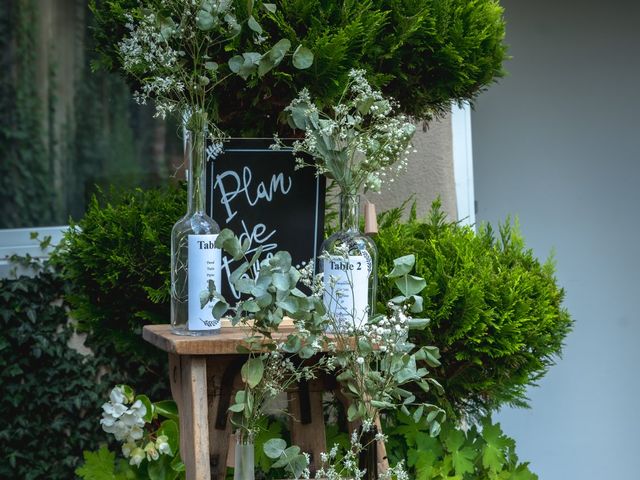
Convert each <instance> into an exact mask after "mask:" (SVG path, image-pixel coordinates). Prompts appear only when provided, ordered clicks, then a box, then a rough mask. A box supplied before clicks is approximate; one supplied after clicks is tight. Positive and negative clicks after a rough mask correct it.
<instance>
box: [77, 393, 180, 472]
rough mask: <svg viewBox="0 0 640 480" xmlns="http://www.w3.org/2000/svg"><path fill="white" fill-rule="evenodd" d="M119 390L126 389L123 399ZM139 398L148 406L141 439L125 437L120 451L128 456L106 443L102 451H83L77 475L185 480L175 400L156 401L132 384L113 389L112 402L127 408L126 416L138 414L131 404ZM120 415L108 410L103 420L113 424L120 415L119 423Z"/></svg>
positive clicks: (110, 399)
mask: <svg viewBox="0 0 640 480" xmlns="http://www.w3.org/2000/svg"><path fill="white" fill-rule="evenodd" d="M116 391H120V392H122V394H123V396H122V399H121V400H118V399H117V395H116V396H114V392H116ZM138 400H139V401H140V402H142V404H143V405H144V407H145V409H146V410H145V414H144V417H142V418H143V419H144V427H143V428H142V430H140V432H141V433H140V438H137V439H136V440H134V439H132V438H126V439H123V445H122V448H119V450H121V451H122V452H123V454H124V457H125V458H122V457H116V454H115V453H114V452H111V451H110V450H109V448H108V447H107V446H106V445H102V446H101V447H100V449H99V450H98V451H94V452H91V451H85V452H83V456H84V463H83V464H82V465H81V466H80V467H78V468H77V469H76V471H75V473H76V475H78V476H79V477H80V478H82V479H84V480H184V478H185V466H184V463H183V462H182V460H181V458H180V451H179V445H180V432H179V427H178V417H177V406H176V404H175V402H173V401H169V400H166V401H161V402H157V403H152V402H151V401H150V400H149V398H148V397H147V396H146V395H137V396H136V395H135V392H134V390H133V389H132V388H131V387H130V386H128V385H118V386H116V387H115V388H114V389H113V391H112V392H111V395H110V398H109V402H108V404H109V405H110V406H111V407H113V406H114V405H117V406H118V407H123V408H124V410H125V411H127V413H125V414H124V415H132V416H133V415H135V414H134V413H132V411H131V410H127V407H129V406H132V408H135V405H136V403H137V402H138ZM103 410H104V407H103ZM119 415H122V413H119V414H118V415H116V416H114V415H113V412H111V413H109V414H107V412H106V411H105V412H103V420H102V421H105V419H108V420H109V423H110V424H111V425H113V421H114V420H116V417H117V420H116V423H118V422H123V420H122V417H119ZM124 415H122V416H124ZM163 418H164V419H165V420H162V419H163ZM96 423H97V421H96ZM105 425H106V424H105ZM129 426H130V425H129ZM105 428H106V427H105ZM119 431H120V430H119ZM116 438H117V437H116ZM125 452H126V453H125Z"/></svg>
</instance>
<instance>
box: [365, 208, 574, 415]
mask: <svg viewBox="0 0 640 480" xmlns="http://www.w3.org/2000/svg"><path fill="white" fill-rule="evenodd" d="M401 215H402V209H398V210H394V211H391V212H387V213H383V214H382V215H381V216H380V218H379V225H380V233H379V234H378V236H377V238H376V244H377V246H378V250H379V276H378V278H379V286H378V294H379V297H378V298H379V299H380V301H381V300H382V299H386V298H389V296H390V294H391V293H392V292H393V291H394V289H395V288H396V285H395V282H393V281H392V280H391V279H389V278H387V276H386V274H387V273H388V272H389V271H391V269H392V268H393V263H392V259H394V258H396V257H398V256H400V255H404V254H408V253H414V254H415V256H416V274H417V275H419V276H421V277H423V278H425V280H426V286H425V288H424V289H423V290H422V292H421V295H422V297H423V299H424V305H423V307H424V313H423V314H424V315H425V316H426V317H428V318H430V319H431V322H430V323H429V325H427V326H426V328H425V329H424V330H421V331H416V332H414V334H413V336H412V339H413V341H414V342H415V343H417V344H419V345H437V346H438V347H439V349H440V354H441V356H442V358H441V359H440V361H441V363H442V365H441V366H440V367H438V368H435V369H433V376H434V378H435V379H436V380H438V381H439V382H440V383H441V384H442V386H443V387H444V397H443V398H442V399H441V400H445V402H446V403H445V405H446V406H447V409H448V411H449V413H451V414H453V415H454V416H463V415H478V414H480V415H481V414H483V413H486V412H490V411H492V410H495V409H497V408H498V407H499V406H501V405H504V404H509V405H515V406H525V405H526V397H525V391H526V388H527V386H529V385H532V384H535V382H536V381H537V380H538V379H540V378H541V377H542V376H543V375H544V374H545V373H546V372H547V370H548V368H549V367H550V366H551V365H553V364H554V359H555V357H556V356H558V355H559V354H560V353H561V349H562V342H563V340H564V338H565V336H566V335H567V333H568V332H569V331H570V329H571V326H572V320H571V318H570V316H569V314H568V312H567V311H566V310H565V309H564V308H563V307H562V300H563V297H564V291H563V290H562V289H561V288H560V287H559V286H558V285H557V283H556V280H555V278H554V264H553V262H552V260H551V259H550V260H547V261H546V262H545V263H541V262H540V261H538V260H537V259H536V258H535V256H534V255H533V253H532V252H531V250H528V249H526V248H525V246H524V242H523V239H522V237H521V236H520V234H519V232H518V230H517V227H516V226H513V225H512V224H511V223H509V221H507V223H505V224H504V225H502V226H501V227H500V231H499V234H498V237H497V238H496V236H495V235H494V232H493V231H492V229H491V228H490V227H489V226H484V227H481V228H480V229H479V232H478V233H477V234H476V233H474V232H473V230H472V229H471V228H468V227H464V226H460V225H458V224H455V223H448V222H447V221H446V220H445V215H444V213H443V212H442V211H441V209H440V204H439V203H438V202H436V203H434V205H433V209H432V211H431V214H430V216H429V218H427V219H426V220H424V221H420V220H418V219H417V218H416V216H415V211H413V212H412V215H411V216H410V218H409V220H408V221H407V222H402V221H401Z"/></svg>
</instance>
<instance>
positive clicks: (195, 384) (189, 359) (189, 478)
mask: <svg viewBox="0 0 640 480" xmlns="http://www.w3.org/2000/svg"><path fill="white" fill-rule="evenodd" d="M180 370H181V377H182V378H181V382H182V385H181V387H182V401H181V406H182V409H181V410H180V439H181V442H180V444H181V451H180V455H181V456H182V461H183V462H184V464H185V467H186V473H187V475H186V480H204V479H207V480H208V479H209V478H211V469H210V466H209V428H208V427H209V425H208V402H207V364H206V359H205V358H204V357H197V356H190V355H189V356H184V357H182V358H180ZM183 439H184V441H183Z"/></svg>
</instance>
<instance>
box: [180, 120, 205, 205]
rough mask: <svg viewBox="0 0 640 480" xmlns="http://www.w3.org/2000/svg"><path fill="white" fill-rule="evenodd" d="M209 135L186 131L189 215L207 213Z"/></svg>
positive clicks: (185, 147) (185, 152) (200, 131)
mask: <svg viewBox="0 0 640 480" xmlns="http://www.w3.org/2000/svg"><path fill="white" fill-rule="evenodd" d="M206 147H207V134H206V130H205V129H201V130H198V131H195V130H189V129H185V138H184V156H185V164H186V166H187V168H188V169H189V179H188V189H189V191H188V205H187V214H189V215H194V214H196V213H201V214H204V213H205V201H206V200H205V199H206V187H205V185H206V176H205V165H206V160H205V152H206Z"/></svg>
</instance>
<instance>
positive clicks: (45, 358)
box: [0, 259, 110, 480]
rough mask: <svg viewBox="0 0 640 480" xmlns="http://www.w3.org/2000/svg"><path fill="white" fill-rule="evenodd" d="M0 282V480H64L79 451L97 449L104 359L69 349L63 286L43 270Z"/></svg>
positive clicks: (38, 268) (104, 380)
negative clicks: (30, 275)
mask: <svg viewBox="0 0 640 480" xmlns="http://www.w3.org/2000/svg"><path fill="white" fill-rule="evenodd" d="M21 263H23V264H25V265H26V266H29V267H31V268H32V269H33V268H34V267H35V268H36V274H35V276H33V277H26V276H21V277H18V278H15V279H0V331H1V332H2V333H1V334H0V391H2V395H1V396H0V411H1V412H2V422H0V450H1V451H2V452H3V458H4V461H3V462H0V478H20V479H25V480H32V479H41V478H46V479H51V480H69V479H70V478H74V476H73V471H74V469H75V468H76V466H77V464H78V461H79V460H80V458H81V453H82V450H83V449H87V448H95V447H97V445H98V443H99V441H100V440H101V439H102V434H101V432H100V430H99V428H97V423H96V419H97V418H98V417H99V408H100V403H101V400H102V398H104V395H105V394H106V392H107V391H108V385H109V383H107V382H110V378H109V375H108V374H107V375H106V376H101V375H99V372H100V371H101V366H102V365H104V363H103V362H102V359H99V358H96V357H94V356H83V355H81V354H80V353H78V352H77V351H75V350H73V349H71V348H69V346H68V344H69V341H70V338H71V336H72V333H73V329H72V327H71V326H70V325H69V321H68V317H67V305H66V304H65V303H63V302H62V301H61V296H62V294H63V292H64V291H65V282H64V281H63V279H62V278H61V277H60V276H59V275H58V274H57V273H56V272H55V271H54V270H52V269H50V268H48V267H47V266H44V267H43V266H42V265H38V264H33V263H32V262H31V261H29V260H28V259H27V260H24V261H23V262H21Z"/></svg>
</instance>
